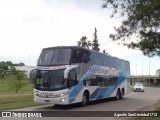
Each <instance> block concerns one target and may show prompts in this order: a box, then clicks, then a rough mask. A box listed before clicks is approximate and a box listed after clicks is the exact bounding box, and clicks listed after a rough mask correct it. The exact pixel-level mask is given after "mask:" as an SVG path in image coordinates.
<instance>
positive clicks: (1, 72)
mask: <svg viewBox="0 0 160 120" xmlns="http://www.w3.org/2000/svg"><path fill="white" fill-rule="evenodd" d="M3 79H4V71H3V70H0V80H2V84H3Z"/></svg>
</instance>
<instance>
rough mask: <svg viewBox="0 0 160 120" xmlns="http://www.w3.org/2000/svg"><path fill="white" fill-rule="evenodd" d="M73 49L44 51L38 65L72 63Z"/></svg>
mask: <svg viewBox="0 0 160 120" xmlns="http://www.w3.org/2000/svg"><path fill="white" fill-rule="evenodd" d="M70 57H71V49H65V48H64V49H63V48H62V49H48V50H43V51H42V53H41V55H40V57H39V59H38V64H37V65H64V64H69V63H70Z"/></svg>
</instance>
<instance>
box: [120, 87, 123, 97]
mask: <svg viewBox="0 0 160 120" xmlns="http://www.w3.org/2000/svg"><path fill="white" fill-rule="evenodd" d="M123 97H124V88H122V89H121V93H120V99H122V98H123Z"/></svg>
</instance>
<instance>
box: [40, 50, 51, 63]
mask: <svg viewBox="0 0 160 120" xmlns="http://www.w3.org/2000/svg"><path fill="white" fill-rule="evenodd" d="M53 54H54V50H43V51H42V53H41V55H40V57H39V59H38V65H50V63H51V59H52V57H53Z"/></svg>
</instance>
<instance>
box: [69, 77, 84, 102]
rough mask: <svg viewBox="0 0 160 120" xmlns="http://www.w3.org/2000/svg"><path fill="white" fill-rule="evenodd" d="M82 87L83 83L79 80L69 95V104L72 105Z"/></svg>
mask: <svg viewBox="0 0 160 120" xmlns="http://www.w3.org/2000/svg"><path fill="white" fill-rule="evenodd" d="M83 87H84V84H83V81H82V80H81V81H80V82H79V83H78V84H77V85H76V86H75V87H74V88H73V89H72V90H71V92H70V93H69V103H72V102H73V101H74V100H75V97H76V96H77V95H78V93H79V92H80V91H81V89H82V88H83Z"/></svg>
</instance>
